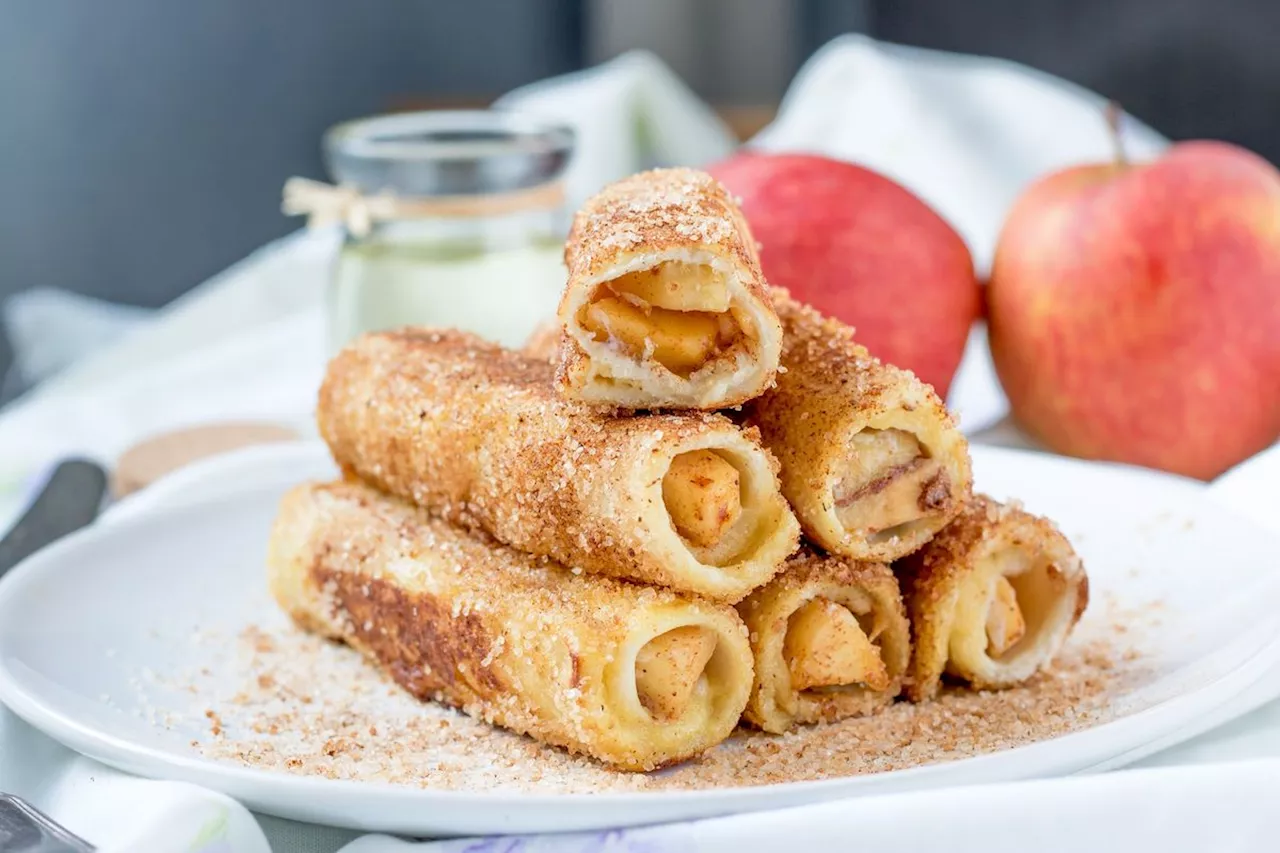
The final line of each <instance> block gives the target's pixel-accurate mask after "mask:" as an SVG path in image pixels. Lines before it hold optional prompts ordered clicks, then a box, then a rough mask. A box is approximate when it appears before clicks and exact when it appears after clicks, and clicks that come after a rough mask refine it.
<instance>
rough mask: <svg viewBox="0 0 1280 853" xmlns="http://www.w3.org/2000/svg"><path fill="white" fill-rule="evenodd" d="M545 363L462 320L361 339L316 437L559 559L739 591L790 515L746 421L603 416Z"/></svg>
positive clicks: (367, 474) (371, 476)
mask: <svg viewBox="0 0 1280 853" xmlns="http://www.w3.org/2000/svg"><path fill="white" fill-rule="evenodd" d="M552 369H553V368H552V366H551V365H550V364H549V363H547V362H545V361H538V360H536V359H531V358H528V357H526V356H522V355H519V354H517V353H514V352H510V351H507V350H504V349H502V348H500V347H498V346H495V345H493V344H489V343H486V342H484V341H481V340H480V339H478V338H476V337H475V336H472V335H467V334H465V333H462V332H456V331H431V330H424V329H418V330H414V329H406V330H401V331H398V332H386V333H380V334H375V335H366V336H364V337H363V338H360V339H358V340H357V341H355V342H354V343H353V344H351V345H350V346H348V347H347V348H346V349H345V350H343V352H341V353H340V354H339V355H338V356H337V357H336V358H334V360H333V361H332V362H331V363H330V365H329V371H328V374H327V376H326V378H325V382H324V384H323V386H322V388H321V392H320V402H319V407H318V412H317V417H318V421H319V426H320V433H321V435H322V436H323V437H324V439H325V441H326V442H328V445H329V449H330V450H331V451H332V452H333V456H334V459H335V460H337V462H338V464H339V465H341V466H342V467H343V469H344V470H345V471H347V472H349V473H352V474H355V475H358V476H359V477H361V478H363V479H364V480H365V481H367V482H369V483H371V484H373V485H376V486H378V487H379V488H381V489H384V490H385V491H387V492H390V493H391V494H393V495H398V496H400V497H402V498H405V499H407V500H410V501H413V502H414V503H417V504H418V505H420V506H423V507H426V508H427V509H429V510H431V511H432V512H433V513H436V514H437V515H440V516H441V517H443V518H445V519H447V520H449V521H451V522H453V523H456V524H460V525H463V526H467V527H470V528H473V529H480V530H483V531H485V532H486V533H488V534H489V535H491V536H493V537H494V538H496V539H498V540H499V541H501V542H503V543H505V544H507V545H511V546H512V547H515V548H519V549H521V550H523V551H528V552H529V553H532V554H536V555H539V556H546V557H550V558H552V559H554V560H556V561H558V562H560V563H563V564H564V565H567V566H573V567H577V568H580V569H583V570H586V571H589V572H597V573H601V574H608V575H613V576H616V577H624V578H628V579H631V580H638V581H643V582H647V583H653V584H658V585H661V586H667V587H670V588H672V589H677V590H683V591H687V592H694V593H699V594H702V595H705V596H707V597H709V598H713V599H716V600H719V601H727V602H735V601H738V600H739V599H741V598H742V597H743V596H745V595H746V594H747V593H748V592H750V591H751V590H753V589H755V588H756V587H758V586H760V585H761V584H763V583H765V582H767V581H768V580H769V578H771V577H773V575H774V573H775V572H776V571H777V569H778V567H779V566H780V565H781V564H782V561H783V560H785V559H786V557H787V556H788V555H789V554H791V552H792V551H794V550H795V547H796V542H797V540H798V538H799V526H798V524H797V523H796V520H795V517H794V516H793V515H792V513H791V510H790V508H789V507H788V506H787V502H786V500H785V499H784V498H783V497H782V493H781V491H780V490H779V486H778V479H777V463H776V462H775V461H774V459H773V457H772V456H770V455H769V453H768V452H767V451H766V450H765V449H764V448H763V447H762V446H761V444H760V442H759V436H758V434H757V433H756V432H755V430H752V429H749V428H746V429H744V428H742V427H740V426H738V425H736V424H734V423H733V422H731V421H730V420H729V419H728V418H725V417H723V416H721V415H715V414H706V413H701V412H690V413H672V414H660V415H658V414H655V415H648V416H637V417H613V416H611V414H610V413H608V412H605V411H603V410H601V409H599V408H597V407H593V406H587V405H582V404H578V403H573V402H570V401H566V400H562V399H560V398H559V397H558V396H557V395H556V393H555V391H554V389H553V388H552V385H551V372H552Z"/></svg>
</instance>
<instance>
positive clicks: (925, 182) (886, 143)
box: [750, 35, 1168, 274]
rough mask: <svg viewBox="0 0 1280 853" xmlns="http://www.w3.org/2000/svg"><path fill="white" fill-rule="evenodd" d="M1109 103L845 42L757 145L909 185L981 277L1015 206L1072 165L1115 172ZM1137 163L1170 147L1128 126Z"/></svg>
mask: <svg viewBox="0 0 1280 853" xmlns="http://www.w3.org/2000/svg"><path fill="white" fill-rule="evenodd" d="M1105 103H1106V101H1105V99H1104V98H1102V97H1101V96H1100V95H1097V94H1094V93H1093V92H1090V91H1088V90H1087V89H1083V88H1081V87H1079V86H1074V85H1072V84H1071V83H1068V82H1066V81H1065V80H1061V79H1059V78H1057V77H1054V76H1052V75H1050V74H1045V73H1043V72H1040V71H1036V70H1035V69H1032V68H1028V67H1027V66H1025V65H1019V64H1017V63H1014V62H1006V61H1004V60H998V59H989V58H986V57H980V56H965V55H962V54H956V53H946V52H943V51H936V50H924V49H922V48H915V47H906V46H903V45H895V44H886V43H884V42H877V41H875V40H874V39H871V38H868V37H866V36H862V35H849V36H843V37H841V38H838V39H836V40H835V41H832V42H830V43H829V44H827V45H826V46H825V47H823V48H822V49H821V50H819V51H818V52H817V53H815V54H814V55H813V56H812V57H811V58H810V59H809V61H808V62H806V63H805V64H804V67H803V68H801V69H800V72H799V73H798V74H797V75H796V77H795V79H794V80H793V81H792V83H791V86H790V88H788V89H787V94H786V96H785V97H784V98H783V100H782V106H781V108H780V110H779V112H778V117H777V119H776V120H775V121H774V122H773V123H772V124H771V125H769V126H768V127H767V128H765V129H764V130H763V131H761V132H760V134H759V135H758V136H756V137H755V138H754V139H752V140H751V143H750V144H751V146H752V147H753V148H760V149H763V150H767V151H809V152H814V153H819V154H825V155H827V156H829V157H838V158H841V159H845V160H850V161H852V162H855V163H860V164H862V165H864V166H867V167H869V168H871V169H875V170H876V171H878V172H882V173H883V174H885V175H888V176H889V177H891V178H893V179H894V180H896V181H898V182H900V183H902V184H903V185H905V186H906V187H908V188H909V189H911V190H912V191H913V192H915V193H916V194H917V195H919V196H920V197H921V198H923V199H924V200H925V201H927V202H928V203H929V204H930V205H932V206H933V207H934V208H935V209H936V210H937V211H938V212H939V213H940V214H942V216H943V217H944V218H945V219H947V220H948V221H949V222H950V223H951V224H952V225H953V226H955V228H956V229H957V230H958V231H959V232H960V233H961V235H963V236H964V238H965V241H966V242H967V243H968V244H969V249H970V251H971V252H973V257H974V263H975V265H976V266H977V268H978V271H979V274H985V272H986V271H987V269H988V268H989V267H990V264H991V256H992V253H993V251H994V249H995V245H996V238H997V237H998V235H999V233H1000V227H1001V225H1002V224H1003V222H1004V218H1005V215H1006V214H1007V213H1008V211H1009V208H1010V207H1011V206H1012V204H1013V201H1014V199H1015V198H1016V197H1017V196H1018V194H1019V193H1021V192H1022V190H1024V189H1025V188H1026V186H1027V185H1028V184H1029V183H1031V182H1032V181H1034V180H1035V179H1037V178H1039V177H1041V176H1042V175H1045V174H1047V173H1049V172H1051V171H1054V170H1056V169H1061V168H1063V167H1064V166H1070V165H1074V164H1077V163H1084V162H1091V161H1104V160H1107V159H1109V158H1110V157H1111V156H1112V151H1113V147H1112V143H1111V140H1110V137H1109V136H1108V131H1107V125H1106V122H1105V120H1104V115H1103V107H1104V105H1105ZM1124 136H1125V145H1126V150H1127V152H1128V154H1129V156H1130V157H1131V158H1132V159H1134V160H1142V159H1147V158H1149V157H1151V156H1153V155H1154V154H1156V153H1158V152H1159V151H1160V150H1161V149H1162V148H1164V146H1165V145H1167V144H1168V143H1167V141H1166V140H1165V139H1164V137H1162V136H1160V134H1158V133H1156V132H1155V131H1154V130H1152V129H1151V128H1149V127H1147V126H1146V125H1144V124H1142V123H1141V122H1140V121H1138V120H1136V119H1133V118H1127V119H1126V121H1125V122H1124Z"/></svg>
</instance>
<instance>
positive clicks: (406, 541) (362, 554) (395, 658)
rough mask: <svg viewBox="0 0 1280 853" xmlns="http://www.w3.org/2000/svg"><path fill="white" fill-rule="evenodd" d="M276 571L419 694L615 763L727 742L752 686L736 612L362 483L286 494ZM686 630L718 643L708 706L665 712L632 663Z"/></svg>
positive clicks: (273, 554) (279, 590)
mask: <svg viewBox="0 0 1280 853" xmlns="http://www.w3.org/2000/svg"><path fill="white" fill-rule="evenodd" d="M268 565H269V577H270V582H271V589H272V593H273V595H274V596H275V598H276V600H277V601H278V602H279V604H280V605H281V607H282V608H283V609H284V610H285V611H286V612H288V613H289V614H290V615H291V616H292V617H293V618H294V620H295V621H296V622H297V623H298V624H299V625H301V626H303V627H304V628H307V629H308V630H310V631H312V632H315V633H318V634H321V635H324V636H328V637H331V638H334V639H340V640H343V641H344V642H346V643H348V644H349V645H351V646H353V647H354V648H356V649H359V650H360V651H361V652H362V653H364V654H365V656H366V657H368V658H370V659H372V660H373V661H375V662H377V663H378V664H379V665H380V666H381V667H382V668H383V670H384V671H385V672H386V673H387V674H388V675H390V676H391V677H392V678H393V679H394V680H395V681H396V682H398V683H399V684H400V685H401V686H403V687H404V688H406V689H407V690H408V691H409V692H410V693H412V694H413V695H414V696H416V697H418V698H419V699H423V700H435V701H438V702H443V703H445V704H448V705H453V706H456V707H458V708H460V709H462V710H463V711H465V712H466V713H467V714H469V715H471V716H473V717H477V718H479V719H483V720H485V721H487V722H490V723H494V724H496V725H500V726H503V727H505V728H508V729H511V730H513V731H516V732H521V733H525V734H529V735H531V736H533V737H535V738H537V739H538V740H541V741H543V742H546V743H549V744H553V745H557V746H562V747H565V748H567V749H569V750H571V751H573V752H579V753H583V754H586V755H590V756H592V757H594V758H597V759H599V760H602V761H605V762H607V763H609V764H611V765H614V766H616V767H618V768H620V769H626V770H649V769H653V768H655V767H659V766H662V765H665V764H669V763H672V762H675V761H680V760H683V759H685V758H688V757H689V756H691V755H694V754H697V753H698V752H701V751H702V750H704V749H706V748H708V747H710V746H712V745H714V744H716V743H718V742H719V741H721V740H723V739H724V738H725V737H727V736H728V735H729V733H730V732H731V731H732V730H733V727H734V725H735V724H736V723H737V720H738V715H739V714H740V713H741V710H742V706H743V705H744V704H745V703H746V696H747V692H748V690H749V689H750V682H751V661H750V653H749V651H748V648H747V643H746V639H745V629H744V628H743V626H742V623H741V621H740V620H739V619H738V617H737V614H736V613H734V612H733V610H732V608H729V607H727V606H724V605H716V604H711V603H709V602H705V601H700V600H698V599H695V598H689V597H682V596H679V595H676V594H675V593H672V592H669V591H666V590H661V589H655V588H652V587H641V586H636V585H632V584H625V583H622V582H620V581H615V580H612V579H610V578H603V577H596V576H591V575H585V574H579V575H575V574H573V573H571V572H569V571H568V570H566V569H564V568H562V567H560V566H557V565H555V564H554V563H552V562H550V561H547V560H542V559H538V558H534V557H530V556H528V555H525V554H521V553H519V552H517V551H514V550H512V549H510V548H507V547H504V546H502V545H499V544H497V543H496V542H493V541H492V540H489V539H487V538H486V537H484V536H482V535H478V534H469V533H466V532H464V531H461V530H458V529H457V528H454V527H451V526H450V525H449V524H447V523H446V522H443V521H440V520H438V519H433V518H431V517H430V516H429V515H428V514H427V513H425V512H424V511H422V510H420V509H417V508H414V507H411V506H409V505H407V504H405V503H403V502H401V501H398V500H396V499H393V498H388V497H385V496H383V495H380V494H379V493H377V492H376V491H374V490H373V489H370V488H369V487H367V486H364V485H361V484H358V483H334V484H329V485H306V486H300V487H298V488H296V489H295V490H293V491H292V492H290V493H289V494H288V495H287V496H286V497H285V499H284V502H283V504H282V507H281V511H280V515H279V517H278V519H277V521H276V524H275V528H274V530H273V533H272V538H271V545H270V556H269V560H268ZM685 626H696V627H697V628H698V629H700V630H706V631H708V632H710V634H711V635H712V636H714V638H715V640H714V642H715V654H714V657H713V661H712V663H713V665H712V666H709V667H708V669H707V671H706V673H705V674H704V676H703V678H704V679H705V680H706V685H705V689H704V692H703V694H702V695H701V703H699V702H692V703H690V705H689V707H688V708H687V709H686V711H685V714H684V715H683V716H682V717H679V718H676V719H674V720H663V721H657V720H654V719H653V718H651V717H650V715H649V714H648V712H646V711H645V710H644V708H642V707H641V705H640V703H639V701H638V699H637V698H636V688H635V674H634V673H635V656H636V653H637V651H638V650H639V649H640V648H641V647H642V646H643V645H644V643H646V642H648V641H649V640H651V639H653V638H654V637H657V636H659V635H661V634H663V633H665V632H668V631H671V630H674V629H676V628H680V627H685ZM371 722H373V723H376V722H378V721H371Z"/></svg>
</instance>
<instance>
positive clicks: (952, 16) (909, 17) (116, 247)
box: [0, 0, 1280, 375]
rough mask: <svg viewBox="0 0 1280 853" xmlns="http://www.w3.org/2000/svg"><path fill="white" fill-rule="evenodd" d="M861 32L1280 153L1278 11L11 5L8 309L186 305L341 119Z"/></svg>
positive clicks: (748, 84) (578, 2) (862, 5)
mask: <svg viewBox="0 0 1280 853" xmlns="http://www.w3.org/2000/svg"><path fill="white" fill-rule="evenodd" d="M851 30H859V31H868V32H871V33H872V34H873V35H876V36H878V37H880V38H885V39H889V40H895V41H901V42H907V43H915V44H922V45H926V46H931V47H939V48H946V49H951V50H962V51H970V52H976V53H986V54H993V55H1001V56H1008V57H1011V58H1014V59H1018V60H1020V61H1023V62H1027V63H1029V64H1032V65H1035V66H1039V67H1041V68H1044V69H1046V70H1049V71H1052V72H1054V73H1057V74H1060V75H1062V76H1065V77H1067V78H1069V79H1073V80H1076V81H1077V82H1080V83H1082V84H1084V85H1086V86H1089V87H1091V88H1094V89H1097V90H1099V91H1101V92H1103V93H1105V94H1109V95H1112V96H1114V97H1117V98H1119V99H1120V100H1121V101H1122V102H1123V103H1124V104H1125V105H1126V106H1127V107H1128V108H1129V109H1130V110H1131V111H1132V112H1134V113H1135V114H1136V115H1139V116H1140V117H1142V118H1144V119H1146V120H1147V121H1149V122H1151V123H1152V124H1154V125H1155V126H1156V127H1157V128H1159V129H1161V130H1163V131H1165V132H1166V133H1168V134H1170V135H1172V136H1174V137H1189V136H1216V137H1221V138H1227V139H1231V140H1234V141H1237V142H1241V143H1243V144H1245V145H1248V146H1250V147H1252V148H1254V149H1255V150H1258V151H1260V152H1261V153H1263V154H1264V155H1266V156H1268V157H1269V158H1271V159H1272V160H1273V161H1275V160H1277V159H1280V109H1278V108H1280V42H1278V41H1277V39H1280V0H1114V2H1110V1H1109V0H965V2H952V0H794V2H792V0H646V2H635V0H465V2H457V0H363V2H330V0H109V2H105V1H104V2H95V1H94V0H0V186H2V187H3V192H0V298H3V297H4V296H5V295H7V294H10V293H13V292H15V291H18V290H20V289H23V288H27V287H32V286H36V285H44V286H53V287H61V288H66V289H69V290H73V291H78V292H81V293H86V294H90V295H94V296H100V297H104V298H109V299H113V300H118V301H123V302H128V303H133V304H138V305H148V306H155V305H161V304H163V303H165V302H167V301H169V300H170V299H172V298H174V297H175V296H177V295H179V294H180V293H182V292H183V291H185V290H187V289H188V288H190V287H192V286H193V285H195V284H197V283H199V282H200V281H201V280H203V279H204V278H206V277H208V276H209V275H211V274H213V273H214V272H217V271H218V270H220V269H222V268H223V267H225V266H227V265H228V264H230V263H231V262H233V261H235V260H237V259H238V258H240V257H242V256H244V255H245V254H247V253H248V252H249V251H250V250H252V249H253V248H254V247H256V246H258V245H260V244H262V243H263V242H265V241H267V240H269V239H271V238H273V237H277V236H279V235H281V234H283V233H285V232H287V231H289V230H291V229H292V228H294V227H296V223H295V222H294V221H292V220H288V219H286V218H284V217H283V216H281V215H280V214H279V212H278V204H279V192H280V187H281V184H282V183H283V181H284V179H285V178H286V177H288V176H289V175H293V174H303V175H312V176H320V175H321V174H322V169H321V165H320V160H319V150H318V141H319V137H320V134H321V132H322V131H323V130H324V129H325V128H326V127H328V126H329V125H331V124H333V123H335V122H337V121H340V120H342V119H346V118H351V117H354V116H359V115H363V114H369V113H375V112H379V111H383V110H386V109H389V108H392V107H395V106H398V105H403V104H404V103H405V102H406V101H407V100H408V99H411V98H419V99H422V98H435V99H445V100H447V99H449V98H457V97H487V96H492V95H496V94H499V93H501V92H503V91H505V90H507V89H510V88H512V87H514V86H516V85H519V84H521V83H525V82H528V81H530V80H534V79H538V78H540V77H545V76H547V75H550V74H556V73H560V72H564V71H567V70H571V69H573V68H577V67H581V66H582V65H583V64H589V63H592V62H596V61H599V60H602V59H607V58H608V57H610V56H612V55H616V54H617V53H618V52H620V51H622V50H625V49H627V48H631V47H648V48H650V49H654V50H656V51H658V52H659V53H660V54H662V55H663V56H664V58H666V59H667V60H668V61H669V62H670V63H671V64H672V65H673V66H674V67H675V68H676V70H677V71H679V72H680V73H681V74H682V75H684V76H685V77H686V79H688V80H689V81H690V82H691V84H692V85H693V86H694V88H695V89H697V90H698V91H699V92H700V93H702V94H703V95H704V96H705V97H708V98H710V99H712V100H715V101H717V102H720V103H736V104H761V103H769V102H773V101H776V99H777V98H778V97H779V96H780V95H781V93H782V91H783V90H784V88H785V86H786V83H787V81H788V80H789V79H790V77H791V75H792V73H793V72H794V70H795V69H796V68H797V67H798V66H799V64H800V63H801V61H802V60H803V59H804V57H806V56H807V55H809V53H811V52H812V50H814V49H815V48H816V47H818V46H820V45H821V44H822V43H824V42H826V41H827V40H828V39H830V38H831V37H833V36H835V35H837V34H839V33H841V32H847V31H851ZM4 361H5V355H4V347H3V343H2V342H0V375H2V372H3V369H4Z"/></svg>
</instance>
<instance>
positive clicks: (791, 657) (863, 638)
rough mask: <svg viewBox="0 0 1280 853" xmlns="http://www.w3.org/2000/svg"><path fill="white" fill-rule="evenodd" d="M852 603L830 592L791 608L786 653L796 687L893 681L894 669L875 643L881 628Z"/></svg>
mask: <svg viewBox="0 0 1280 853" xmlns="http://www.w3.org/2000/svg"><path fill="white" fill-rule="evenodd" d="M862 620H863V621H859V618H858V617H857V616H855V615H854V614H853V612H852V611H850V610H849V609H848V608H846V607H844V606H842V605H840V604H837V603H835V602H834V601H830V600H829V599H825V598H815V599H812V600H810V601H808V602H806V603H805V604H804V605H803V606H801V607H800V608H798V609H797V610H796V612H795V613H794V614H792V616H791V619H790V621H789V622H788V624H787V635H786V639H785V640H784V641H783V646H782V653H783V656H784V659H785V660H786V662H787V668H788V670H789V671H790V673H791V686H792V688H793V689H795V690H796V691H798V692H799V691H805V690H818V691H828V692H829V691H831V690H838V689H843V688H849V687H859V686H860V687H865V688H867V689H869V690H873V691H880V690H885V689H887V688H888V687H889V683H890V681H891V678H890V675H889V671H888V669H887V668H886V666H885V662H884V658H883V657H882V656H881V653H880V648H879V647H878V646H877V645H876V640H877V639H878V638H879V635H880V629H879V628H878V627H877V626H875V625H874V624H873V625H864V624H863V623H864V622H870V621H872V620H870V618H869V617H868V616H864V617H862Z"/></svg>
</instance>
